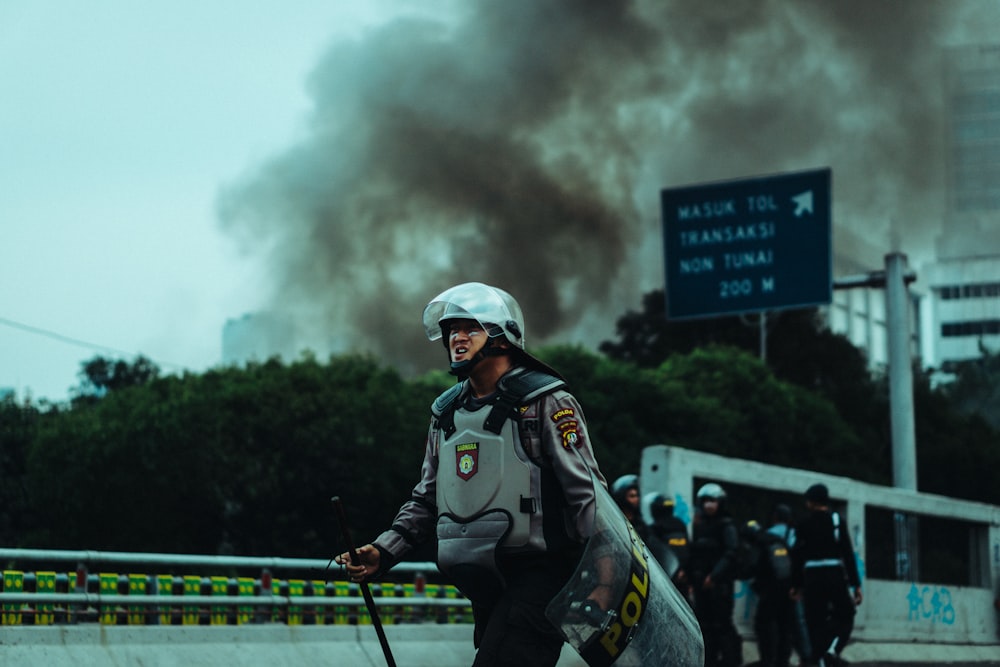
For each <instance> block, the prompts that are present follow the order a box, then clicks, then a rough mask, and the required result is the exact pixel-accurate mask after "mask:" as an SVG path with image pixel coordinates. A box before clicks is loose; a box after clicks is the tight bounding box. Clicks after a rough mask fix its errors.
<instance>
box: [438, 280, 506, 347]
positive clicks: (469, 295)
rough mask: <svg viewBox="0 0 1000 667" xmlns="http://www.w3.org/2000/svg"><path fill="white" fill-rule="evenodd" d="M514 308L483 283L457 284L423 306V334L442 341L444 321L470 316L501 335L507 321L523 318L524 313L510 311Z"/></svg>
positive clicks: (485, 327) (493, 333)
mask: <svg viewBox="0 0 1000 667" xmlns="http://www.w3.org/2000/svg"><path fill="white" fill-rule="evenodd" d="M510 301H511V303H512V304H513V307H516V306H517V304H516V302H514V301H513V299H511V300H510ZM511 308H512V306H511V305H510V304H508V302H507V301H506V300H505V299H504V298H503V295H502V294H501V291H500V290H498V289H496V288H495V287H490V286H489V285H484V284H482V283H463V284H461V285H456V286H455V287H452V288H450V289H447V290H445V291H444V292H441V294H439V295H437V296H436V297H434V299H432V300H431V302H430V303H429V304H427V307H426V308H424V318H423V320H424V333H426V334H427V338H428V339H429V340H439V339H440V338H441V335H442V334H441V322H442V321H444V320H455V319H469V320H476V321H477V322H479V324H480V325H482V327H483V328H484V329H485V330H486V332H487V334H489V335H490V336H491V337H495V336H502V335H503V334H504V330H503V328H502V327H503V326H504V325H505V323H506V322H508V321H510V320H514V321H522V316H521V313H520V312H517V313H514V312H511ZM491 324H493V325H497V326H492V327H491V326H489V325H491Z"/></svg>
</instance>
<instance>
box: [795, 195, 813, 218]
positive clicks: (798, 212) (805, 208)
mask: <svg viewBox="0 0 1000 667" xmlns="http://www.w3.org/2000/svg"><path fill="white" fill-rule="evenodd" d="M792 201H793V202H795V217H796V218H801V217H802V215H803V214H804V213H808V214H809V215H812V212H813V191H812V190H807V191H806V192H803V193H802V194H800V195H795V196H794V197H792Z"/></svg>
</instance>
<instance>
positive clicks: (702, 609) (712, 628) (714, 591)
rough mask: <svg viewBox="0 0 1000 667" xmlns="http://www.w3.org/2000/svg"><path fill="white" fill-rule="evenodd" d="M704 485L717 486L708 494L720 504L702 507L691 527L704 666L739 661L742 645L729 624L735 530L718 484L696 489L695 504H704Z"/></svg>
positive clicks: (736, 540) (726, 665) (724, 666)
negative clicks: (708, 581) (708, 510)
mask: <svg viewBox="0 0 1000 667" xmlns="http://www.w3.org/2000/svg"><path fill="white" fill-rule="evenodd" d="M706 487H714V489H718V493H719V494H721V495H720V496H709V497H712V498H715V499H717V500H718V501H719V503H720V506H719V509H718V511H717V513H716V514H715V515H713V516H709V515H707V514H705V512H704V511H702V512H701V513H700V514H699V515H698V517H697V518H696V519H695V522H694V527H693V528H692V531H691V566H690V567H691V573H690V574H691V582H692V585H693V588H694V612H695V616H696V617H697V618H698V624H699V625H700V626H701V632H702V635H703V636H704V639H705V667H738V666H739V665H741V664H742V663H743V649H742V645H741V644H742V641H741V639H740V636H739V633H738V632H737V631H736V626H735V625H733V593H734V586H733V582H734V579H735V576H736V571H737V565H738V564H737V549H738V547H739V532H738V529H737V527H736V524H735V522H734V521H733V519H732V517H731V516H729V514H728V512H726V510H725V509H724V508H723V507H722V502H723V501H724V500H725V492H724V491H722V488H721V487H719V485H718V484H706V485H705V486H703V487H702V489H700V490H699V491H698V500H699V506H702V505H703V504H704V501H705V497H706V496H705V495H703V492H705V490H706ZM714 489H713V490H712V492H713V493H714ZM706 577H710V578H711V585H708V586H707V585H706V584H705V580H706Z"/></svg>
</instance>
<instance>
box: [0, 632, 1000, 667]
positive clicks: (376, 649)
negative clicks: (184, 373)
mask: <svg viewBox="0 0 1000 667" xmlns="http://www.w3.org/2000/svg"><path fill="white" fill-rule="evenodd" d="M385 631H386V637H387V638H388V640H389V645H390V647H391V648H392V653H393V657H394V658H395V661H396V663H397V665H399V667H468V665H471V664H472V661H473V659H474V657H475V650H474V649H473V646H472V626H471V625H469V624H459V625H434V624H426V625H396V626H386V627H385ZM743 648H744V650H743V657H744V661H745V662H746V663H750V662H752V661H754V660H756V659H757V651H756V647H755V646H754V644H753V642H752V641H744V644H743ZM844 657H845V658H847V659H848V660H850V662H851V664H853V665H855V666H856V667H857V666H860V665H946V664H950V665H954V664H959V663H961V664H965V665H982V666H984V667H985V666H986V665H998V664H1000V646H997V645H993V646H970V645H948V644H915V643H870V642H855V643H851V644H850V645H849V646H848V647H847V650H846V651H845V652H844ZM793 660H794V658H793ZM385 664H386V662H385V658H384V657H383V655H382V649H381V647H380V645H379V642H378V638H377V636H376V634H375V630H374V628H372V626H370V625H369V626H286V625H278V624H275V625H270V624H266V625H243V626H171V627H165V626H162V627H161V626H101V625H63V626H60V625H52V626H46V627H39V626H35V627H33V626H5V627H2V628H0V665H4V666H5V667H6V666H7V665H10V666H11V667H14V666H17V667H20V666H21V665H27V666H34V665H44V666H45V667H217V666H219V665H240V666H241V667H265V666H266V667H272V666H273V665H295V666H296V667H330V665H335V666H337V667H381V666H384V665H385ZM559 667H586V663H584V662H583V660H581V659H580V657H579V656H578V655H576V653H574V652H573V650H572V649H571V648H569V647H568V646H565V647H563V652H562V657H561V658H560V660H559Z"/></svg>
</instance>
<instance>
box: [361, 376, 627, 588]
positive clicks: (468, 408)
mask: <svg viewBox="0 0 1000 667" xmlns="http://www.w3.org/2000/svg"><path fill="white" fill-rule="evenodd" d="M517 372H520V371H519V369H514V370H512V371H511V373H517ZM463 385H464V386H463V388H462V391H461V395H460V398H459V399H458V402H457V405H458V407H457V409H456V411H455V417H456V422H462V423H475V424H479V423H480V422H479V420H478V418H477V416H478V415H481V418H482V420H483V421H485V419H486V417H487V415H489V413H490V409H491V407H492V402H487V403H486V404H485V405H481V404H477V402H476V401H474V400H469V386H468V381H465V382H464V383H463ZM515 414H516V415H519V416H518V417H516V419H514V428H513V429H511V428H506V429H504V431H503V433H505V434H507V435H506V436H505V437H506V438H508V439H510V438H513V439H515V440H517V441H518V442H516V443H515V442H505V443H504V446H509V447H515V448H517V451H519V452H522V453H523V454H525V455H526V456H527V459H528V461H527V462H526V463H527V465H528V467H529V468H534V469H535V472H538V473H540V474H538V475H535V479H540V480H541V485H542V488H541V489H539V495H540V498H538V500H539V501H540V502H538V503H537V506H535V507H534V508H533V510H532V513H531V515H530V528H528V529H527V530H528V532H529V536H528V539H527V540H526V541H524V540H521V542H523V543H521V544H518V545H516V546H510V545H506V544H505V542H503V541H501V542H500V548H499V550H498V551H499V553H500V554H503V553H540V552H546V551H553V550H556V549H559V548H562V547H564V546H565V545H566V543H567V540H568V541H569V542H570V543H575V544H582V543H583V541H584V540H585V539H586V538H587V537H589V536H590V534H591V532H592V526H593V517H594V514H593V513H594V488H593V481H592V478H591V472H593V473H594V477H595V478H596V479H597V481H598V482H599V483H601V484H603V485H604V486H605V487H607V482H606V481H605V479H604V477H603V475H602V474H601V473H600V470H599V468H598V466H597V462H596V460H595V459H594V454H593V450H592V449H591V444H590V438H589V436H588V434H587V426H586V422H585V421H584V417H583V411H582V410H581V409H580V404H579V403H578V402H577V400H576V398H574V397H573V395H572V394H570V393H569V392H567V391H565V390H564V389H556V390H555V391H552V392H551V393H548V394H545V395H543V396H541V397H539V398H536V399H534V400H531V401H529V402H528V403H527V404H525V405H521V406H520V407H519V409H516V410H515ZM451 435H452V437H461V434H451ZM447 437H448V436H447V434H446V433H445V431H443V430H442V429H441V428H440V426H439V424H438V420H437V419H436V418H435V419H432V421H431V425H430V429H429V431H428V434H427V441H426V447H425V452H424V462H423V466H422V468H421V475H420V481H419V482H418V483H417V485H416V486H415V487H414V488H413V492H412V495H411V498H410V500H408V501H407V502H405V503H404V504H403V506H402V507H401V508H400V509H399V512H398V513H397V514H396V518H395V519H394V520H393V523H392V527H391V528H390V529H389V530H387V531H385V532H384V533H382V534H381V535H380V536H379V537H378V538H376V539H375V541H374V544H375V546H376V547H377V548H378V549H379V551H380V552H381V553H382V558H383V564H382V570H383V571H385V570H386V569H388V568H389V567H391V566H392V565H393V564H395V563H396V562H398V561H399V560H400V559H402V558H403V557H405V556H406V554H407V553H409V552H410V551H411V550H413V549H414V548H415V547H417V546H419V545H420V544H422V543H424V542H426V541H427V540H428V539H431V538H432V537H433V536H434V535H435V530H436V529H437V526H438V521H439V518H441V517H440V515H441V514H443V513H444V510H443V509H439V508H438V497H439V494H438V488H437V487H438V477H439V475H438V473H439V469H440V468H439V466H446V465H447V466H456V465H458V466H459V467H460V468H463V466H467V465H468V464H469V462H468V460H466V462H464V463H463V462H461V461H456V460H455V455H454V454H451V456H450V457H447V458H450V460H444V459H442V457H441V456H440V452H441V448H442V444H444V443H445V442H446V441H447ZM447 442H450V441H447ZM449 449H454V447H451V448H449ZM484 460H485V457H484ZM463 472H465V473H467V472H468V469H466V468H463ZM494 472H495V471H493V470H488V469H479V470H475V474H480V475H490V474H493V473H494ZM448 473H449V474H452V471H451V470H450V469H449V470H448ZM387 556H388V561H389V562H385V561H386V557H387Z"/></svg>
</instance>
